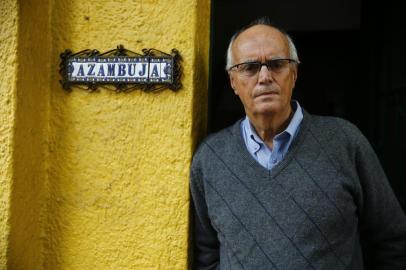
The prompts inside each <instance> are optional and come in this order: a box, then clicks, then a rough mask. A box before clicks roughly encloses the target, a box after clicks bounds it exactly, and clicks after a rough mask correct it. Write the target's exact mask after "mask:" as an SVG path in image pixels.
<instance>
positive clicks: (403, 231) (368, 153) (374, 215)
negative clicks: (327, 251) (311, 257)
mask: <svg viewBox="0 0 406 270" xmlns="http://www.w3.org/2000/svg"><path fill="white" fill-rule="evenodd" d="M357 145H358V150H357V154H356V165H357V171H358V175H359V178H360V181H361V186H362V194H363V195H362V197H363V205H362V209H361V212H360V230H361V232H360V233H361V240H362V242H363V244H364V245H365V249H364V255H365V258H366V264H367V266H369V267H366V269H385V270H395V269H399V270H401V269H403V270H404V269H406V216H405V213H404V212H403V210H402V209H401V207H400V205H399V202H398V201H397V199H396V197H395V195H394V193H393V191H392V188H391V186H390V184H389V182H388V180H387V178H386V175H385V173H384V171H383V169H382V167H381V164H380V162H379V160H378V158H377V156H376V154H375V152H374V150H373V149H372V147H371V145H370V144H369V142H368V141H367V139H366V138H365V137H364V136H363V135H361V136H360V139H359V140H358V144H357Z"/></svg>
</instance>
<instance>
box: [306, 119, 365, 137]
mask: <svg viewBox="0 0 406 270" xmlns="http://www.w3.org/2000/svg"><path fill="white" fill-rule="evenodd" d="M310 128H311V131H312V132H313V133H317V134H318V135H323V136H324V137H325V136H327V137H329V135H330V136H334V137H337V136H339V135H342V136H345V137H347V138H349V139H350V138H351V139H356V138H358V137H359V136H363V135H362V133H361V131H360V130H359V129H358V127H357V126H356V125H354V124H353V123H351V122H350V121H349V120H346V119H344V118H341V117H336V116H322V115H311V121H310Z"/></svg>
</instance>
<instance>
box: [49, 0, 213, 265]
mask: <svg viewBox="0 0 406 270" xmlns="http://www.w3.org/2000/svg"><path fill="white" fill-rule="evenodd" d="M51 14H52V18H51V26H52V29H51V38H52V53H51V55H52V67H54V68H55V67H57V66H58V64H59V59H58V55H59V53H60V52H62V51H64V50H65V49H66V48H71V49H72V50H73V51H79V50H82V49H86V48H95V49H98V50H100V51H106V50H109V49H111V48H115V47H116V46H117V45H118V44H123V45H124V46H125V47H127V48H128V49H131V50H133V51H141V49H142V48H156V49H160V50H162V51H164V52H169V51H170V50H171V49H172V48H177V49H178V50H179V51H180V52H181V54H182V57H183V59H184V61H183V69H184V76H183V79H182V83H183V89H182V90H180V91H179V92H172V91H170V90H165V91H161V92H159V93H143V92H141V91H134V92H131V93H127V94H117V93H114V92H108V91H105V90H101V91H99V92H97V93H88V92H85V91H81V90H74V91H72V92H71V93H66V92H64V91H62V90H61V87H60V85H59V83H58V79H59V75H58V74H57V73H56V70H54V72H53V73H52V80H51V82H52V83H51V96H50V133H49V145H50V149H49V150H50V153H49V199H48V201H47V203H48V204H47V207H48V208H47V213H48V216H47V221H46V223H45V224H47V225H46V227H45V230H46V235H47V237H46V239H47V241H46V244H45V247H46V249H45V252H46V253H45V258H46V259H45V261H44V265H45V269H53V270H57V269H81V270H82V269H115V270H117V269H140V270H141V269H142V270H147V269H171V270H173V269H187V257H188V227H189V216H188V214H189V191H188V171H189V164H190V160H191V157H192V150H193V147H194V145H195V142H196V139H197V138H198V135H199V134H201V133H202V132H203V131H204V125H205V117H203V115H205V114H206V99H207V68H208V45H209V39H208V37H209V35H208V33H209V1H208V0H202V1H197V0H193V1H191V0H174V1H163V0H162V1H157V0H144V1H119V2H118V1H113V0H106V1H96V0H93V1H80V0H74V1H72V0H59V1H55V2H54V4H53V7H52V11H51ZM195 118H198V119H201V121H197V122H196V121H194V119H195ZM194 129H195V130H194Z"/></svg>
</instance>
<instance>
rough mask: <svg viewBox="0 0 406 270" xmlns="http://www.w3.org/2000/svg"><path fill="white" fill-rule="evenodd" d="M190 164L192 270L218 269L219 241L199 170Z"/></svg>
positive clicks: (195, 165)
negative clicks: (192, 240)
mask: <svg viewBox="0 0 406 270" xmlns="http://www.w3.org/2000/svg"><path fill="white" fill-rule="evenodd" d="M194 161H195V160H194ZM196 163H197V162H194V163H192V168H191V172H190V191H191V195H192V199H193V210H194V211H193V220H194V223H193V238H194V252H193V253H194V254H193V255H194V259H193V269H194V270H218V269H219V257H220V254H219V241H218V238H217V233H216V231H215V229H214V228H213V227H212V225H211V221H210V218H209V215H208V209H207V204H206V200H205V196H204V189H203V183H202V181H203V179H202V175H201V173H200V168H199V167H198V165H197V164H196Z"/></svg>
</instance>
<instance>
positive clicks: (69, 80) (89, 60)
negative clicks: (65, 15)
mask: <svg viewBox="0 0 406 270" xmlns="http://www.w3.org/2000/svg"><path fill="white" fill-rule="evenodd" d="M143 52H144V54H143V55H141V54H137V53H134V52H131V51H129V50H126V49H124V47H122V46H118V47H117V49H115V50H111V51H108V52H107V53H104V54H100V53H99V52H98V51H96V50H85V51H82V52H79V53H76V54H73V53H72V52H71V51H70V50H66V51H65V53H63V54H61V59H62V62H61V69H60V73H61V75H62V80H61V84H62V86H63V88H64V89H66V90H70V89H71V87H75V86H77V87H78V88H85V89H87V90H96V89H97V88H98V87H103V88H112V89H113V90H116V91H128V90H132V89H136V88H139V89H142V90H145V91H154V90H158V89H162V88H169V89H171V90H178V89H179V88H180V87H181V83H180V65H179V60H180V55H179V53H178V52H177V51H176V50H172V53H171V54H166V53H163V52H161V51H158V50H154V49H149V50H147V49H144V50H143Z"/></svg>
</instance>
